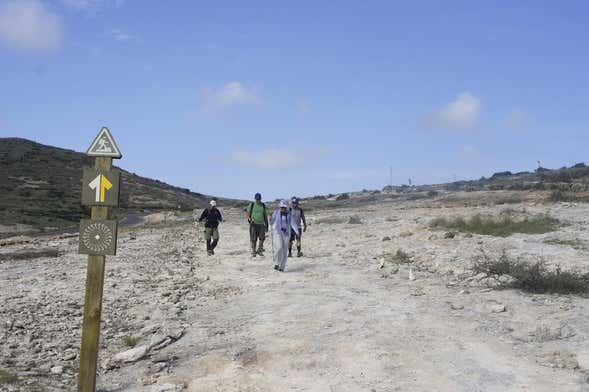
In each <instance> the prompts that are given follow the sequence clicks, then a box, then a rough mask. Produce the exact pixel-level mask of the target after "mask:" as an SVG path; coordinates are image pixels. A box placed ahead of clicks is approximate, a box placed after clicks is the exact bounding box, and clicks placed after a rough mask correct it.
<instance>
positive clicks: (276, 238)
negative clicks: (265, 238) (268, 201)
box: [270, 200, 291, 272]
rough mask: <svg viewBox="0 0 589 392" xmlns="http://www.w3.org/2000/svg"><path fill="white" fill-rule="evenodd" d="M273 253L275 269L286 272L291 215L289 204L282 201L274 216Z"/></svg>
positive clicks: (272, 221)
mask: <svg viewBox="0 0 589 392" xmlns="http://www.w3.org/2000/svg"><path fill="white" fill-rule="evenodd" d="M270 224H271V225H272V226H273V227H272V251H273V253H274V269H275V270H277V271H280V272H284V268H285V267H286V259H287V258H288V244H289V243H290V231H291V230H290V226H291V215H290V209H289V208H288V202H287V201H286V200H282V201H281V202H280V208H278V209H277V210H276V211H274V213H273V214H272V218H271V219H270Z"/></svg>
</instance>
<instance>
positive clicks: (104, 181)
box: [100, 176, 112, 203]
mask: <svg viewBox="0 0 589 392" xmlns="http://www.w3.org/2000/svg"><path fill="white" fill-rule="evenodd" d="M110 188H112V183H111V182H110V181H109V180H108V178H106V177H105V176H102V181H101V184H100V202H101V203H104V200H105V198H106V197H105V193H106V191H108V190H109V189H110Z"/></svg>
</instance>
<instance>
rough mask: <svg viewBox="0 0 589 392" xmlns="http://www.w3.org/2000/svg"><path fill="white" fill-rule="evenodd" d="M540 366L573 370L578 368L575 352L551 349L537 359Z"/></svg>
mask: <svg viewBox="0 0 589 392" xmlns="http://www.w3.org/2000/svg"><path fill="white" fill-rule="evenodd" d="M537 362H538V363H539V364H540V365H542V366H547V367H551V368H558V369H569V370H574V369H578V368H579V362H578V361H577V359H576V356H575V354H573V353H571V352H570V351H568V350H557V351H551V352H549V353H546V354H544V355H543V356H541V357H540V358H538V361H537Z"/></svg>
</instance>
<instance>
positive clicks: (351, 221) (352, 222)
mask: <svg viewBox="0 0 589 392" xmlns="http://www.w3.org/2000/svg"><path fill="white" fill-rule="evenodd" d="M363 223H364V222H362V219H360V218H359V217H357V216H351V217H349V218H348V224H349V225H361V224H363Z"/></svg>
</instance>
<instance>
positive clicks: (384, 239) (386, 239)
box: [382, 236, 391, 242]
mask: <svg viewBox="0 0 589 392" xmlns="http://www.w3.org/2000/svg"><path fill="white" fill-rule="evenodd" d="M390 240H391V237H389V236H385V237H383V239H382V241H383V242H385V241H390Z"/></svg>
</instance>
